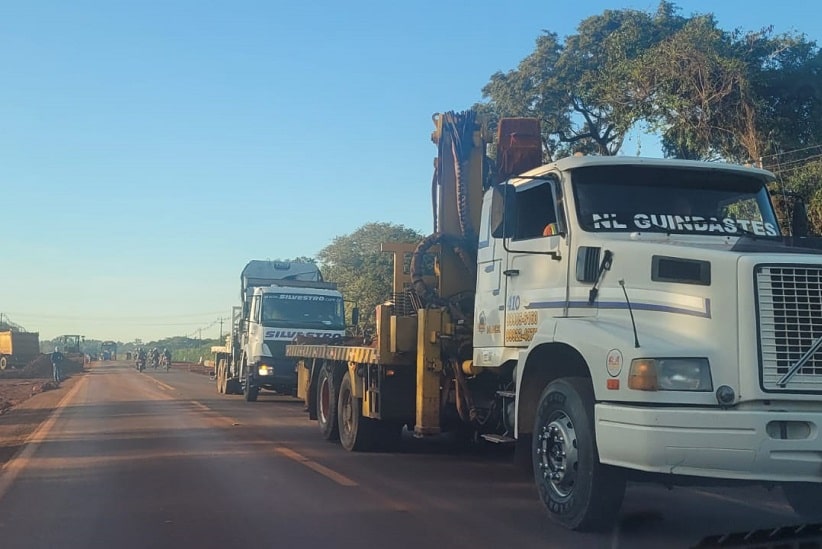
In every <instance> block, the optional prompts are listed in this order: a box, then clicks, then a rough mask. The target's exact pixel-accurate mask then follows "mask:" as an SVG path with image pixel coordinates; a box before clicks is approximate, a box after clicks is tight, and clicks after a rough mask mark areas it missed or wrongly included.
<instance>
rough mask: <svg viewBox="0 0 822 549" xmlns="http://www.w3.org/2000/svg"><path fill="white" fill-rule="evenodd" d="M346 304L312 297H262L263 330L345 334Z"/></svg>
mask: <svg viewBox="0 0 822 549" xmlns="http://www.w3.org/2000/svg"><path fill="white" fill-rule="evenodd" d="M343 318H344V317H343V301H342V299H341V298H339V297H332V296H323V295H310V294H263V310H262V323H263V326H271V327H290V328H315V329H326V330H342V329H344V328H345V323H344V320H343Z"/></svg>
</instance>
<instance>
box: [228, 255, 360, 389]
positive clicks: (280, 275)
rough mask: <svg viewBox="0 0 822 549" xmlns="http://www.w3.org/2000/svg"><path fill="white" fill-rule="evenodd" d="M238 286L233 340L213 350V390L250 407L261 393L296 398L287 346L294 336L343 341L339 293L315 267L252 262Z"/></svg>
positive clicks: (285, 262)
mask: <svg viewBox="0 0 822 549" xmlns="http://www.w3.org/2000/svg"><path fill="white" fill-rule="evenodd" d="M240 282H241V289H240V299H241V301H242V306H241V307H235V308H234V310H233V311H232V323H231V327H232V331H231V335H229V336H228V337H227V338H226V345H225V346H219V347H214V348H212V351H214V352H215V354H216V362H215V363H216V365H217V376H216V377H217V391H218V392H219V393H227V394H232V393H242V394H243V395H244V396H245V399H246V400H247V401H249V402H252V401H255V400H257V395H258V393H259V391H260V389H269V390H273V391H277V392H279V393H283V394H294V392H295V391H296V388H297V373H296V364H297V362H296V360H295V359H293V358H287V357H286V356H285V346H286V345H287V344H288V343H290V342H292V341H293V339H294V338H295V337H296V336H298V335H299V336H309V337H319V338H325V339H328V340H329V341H330V340H331V339H333V338H339V337H342V336H343V335H344V334H345V318H344V316H345V315H344V307H343V298H342V294H341V293H340V291H339V290H337V286H336V284H333V283H330V282H325V281H323V278H322V274H321V273H320V270H319V268H318V267H317V265H315V264H313V263H303V262H289V261H266V260H253V261H250V262H249V263H248V264H247V265H246V266H245V268H244V269H243V271H242V273H241V275H240Z"/></svg>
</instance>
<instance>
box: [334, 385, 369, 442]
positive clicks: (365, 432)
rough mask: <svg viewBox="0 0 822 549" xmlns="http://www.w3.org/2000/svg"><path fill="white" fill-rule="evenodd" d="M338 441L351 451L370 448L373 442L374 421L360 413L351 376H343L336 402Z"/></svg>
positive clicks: (359, 403)
mask: <svg viewBox="0 0 822 549" xmlns="http://www.w3.org/2000/svg"><path fill="white" fill-rule="evenodd" d="M337 417H338V420H339V421H338V423H339V430H340V443H341V444H342V446H343V448H345V449H346V450H348V451H351V452H363V451H366V450H370V449H371V448H372V446H373V442H374V430H375V427H376V422H375V421H374V420H373V419H371V418H367V417H363V415H362V404H361V402H360V399H358V398H356V397H355V396H354V392H353V391H352V388H351V376H343V378H342V382H341V383H340V394H339V400H338V402H337Z"/></svg>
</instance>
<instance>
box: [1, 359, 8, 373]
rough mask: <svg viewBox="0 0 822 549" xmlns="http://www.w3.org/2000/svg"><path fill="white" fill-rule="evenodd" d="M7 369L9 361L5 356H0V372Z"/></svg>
mask: <svg viewBox="0 0 822 549" xmlns="http://www.w3.org/2000/svg"><path fill="white" fill-rule="evenodd" d="M8 367H9V359H8V358H7V357H5V356H0V370H5V369H6V368H8Z"/></svg>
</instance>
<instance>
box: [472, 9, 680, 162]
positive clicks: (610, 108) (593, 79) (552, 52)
mask: <svg viewBox="0 0 822 549" xmlns="http://www.w3.org/2000/svg"><path fill="white" fill-rule="evenodd" d="M674 12H675V7H674V5H673V4H671V3H668V2H662V3H661V4H660V8H659V11H658V13H657V14H656V15H651V14H648V13H645V12H641V11H636V10H606V11H605V12H604V13H603V14H602V15H597V16H593V17H589V18H587V19H585V20H584V21H582V22H581V23H580V25H579V27H578V29H577V31H578V32H577V33H576V34H573V35H571V36H569V37H567V38H566V39H565V42H564V43H563V42H560V41H559V39H558V37H557V35H556V34H555V33H552V32H549V31H544V33H543V34H542V35H541V36H539V37H538V38H537V41H536V48H535V49H534V52H533V53H531V54H530V55H528V56H527V57H526V58H525V59H523V60H522V61H521V62H520V64H519V65H518V67H517V68H516V69H515V70H512V71H509V72H507V73H502V72H497V73H495V74H494V75H492V76H491V80H490V82H489V83H488V84H486V86H485V87H484V88H483V89H482V92H483V97H484V98H486V99H488V100H489V101H488V104H489V105H490V106H491V109H492V110H493V111H494V113H495V117H502V116H528V117H536V118H539V119H540V121H541V123H542V132H543V146H544V149H545V153H546V154H545V156H546V157H547V158H546V159H549V160H550V159H553V158H556V157H559V156H565V155H568V154H570V153H572V152H575V151H580V152H586V153H596V154H605V155H613V154H617V152H619V149H620V147H621V146H622V142H623V140H624V138H625V135H626V134H627V132H628V131H629V130H630V129H631V128H632V127H633V126H634V124H636V123H637V122H638V121H639V120H641V119H642V117H643V115H644V114H645V113H646V111H647V104H646V101H647V94H643V93H641V91H642V90H641V89H640V88H638V87H637V86H634V85H633V83H632V81H631V80H630V78H629V77H630V75H631V73H632V71H633V70H634V69H633V64H634V63H636V62H637V60H638V59H640V58H641V57H642V56H643V54H644V53H645V52H646V51H648V49H650V48H651V47H653V46H654V45H655V44H656V43H658V42H659V41H660V40H662V39H663V37H664V36H666V35H667V34H669V33H670V32H672V31H673V30H674V29H676V28H678V27H680V26H681V25H682V24H683V20H682V18H680V17H677V16H675V14H674Z"/></svg>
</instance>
